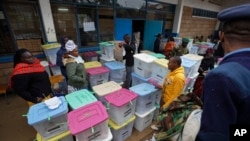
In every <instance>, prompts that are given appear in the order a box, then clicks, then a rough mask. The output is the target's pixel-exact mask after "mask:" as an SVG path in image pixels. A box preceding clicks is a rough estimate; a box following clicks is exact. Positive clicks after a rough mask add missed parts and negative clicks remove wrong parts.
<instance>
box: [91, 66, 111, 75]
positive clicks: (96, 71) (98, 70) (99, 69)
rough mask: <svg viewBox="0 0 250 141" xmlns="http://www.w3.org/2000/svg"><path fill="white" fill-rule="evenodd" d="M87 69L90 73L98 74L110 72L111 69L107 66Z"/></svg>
mask: <svg viewBox="0 0 250 141" xmlns="http://www.w3.org/2000/svg"><path fill="white" fill-rule="evenodd" d="M86 71H87V73H88V74H89V75H97V74H101V73H106V72H109V69H108V68H106V67H96V68H89V69H87V70H86Z"/></svg>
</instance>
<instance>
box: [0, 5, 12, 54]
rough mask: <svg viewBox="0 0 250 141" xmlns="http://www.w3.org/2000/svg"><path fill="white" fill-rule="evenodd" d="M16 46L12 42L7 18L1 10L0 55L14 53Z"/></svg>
mask: <svg viewBox="0 0 250 141" xmlns="http://www.w3.org/2000/svg"><path fill="white" fill-rule="evenodd" d="M14 52H15V49H14V45H13V42H12V40H11V36H10V30H9V28H8V24H7V20H6V17H5V15H4V13H3V11H2V9H0V55H1V56H2V55H4V54H9V53H14Z"/></svg>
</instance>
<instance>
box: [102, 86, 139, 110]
mask: <svg viewBox="0 0 250 141" xmlns="http://www.w3.org/2000/svg"><path fill="white" fill-rule="evenodd" d="M136 97H137V94H135V93H134V92H132V91H130V90H128V89H125V88H122V89H120V90H118V91H115V92H113V93H110V94H109V95H106V96H105V97H104V98H105V99H106V100H107V101H108V103H110V104H113V105H114V106H116V107H121V106H123V105H125V104H127V103H129V102H130V101H132V100H134V99H136Z"/></svg>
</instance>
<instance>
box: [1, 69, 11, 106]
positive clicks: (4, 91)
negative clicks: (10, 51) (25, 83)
mask: <svg viewBox="0 0 250 141" xmlns="http://www.w3.org/2000/svg"><path fill="white" fill-rule="evenodd" d="M4 74H5V76H6V82H9V81H8V80H9V76H10V74H11V71H10V72H4ZM8 90H9V85H8V83H7V84H0V95H2V94H4V97H5V100H6V103H7V104H9V101H8V98H7V92H8Z"/></svg>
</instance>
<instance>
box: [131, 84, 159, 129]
mask: <svg viewBox="0 0 250 141" xmlns="http://www.w3.org/2000/svg"><path fill="white" fill-rule="evenodd" d="M129 89H130V90H131V91H133V92H134V93H136V94H137V95H138V97H137V101H136V109H135V115H136V120H135V124H134V127H135V128H136V129H137V130H138V131H139V132H142V131H143V130H144V129H145V128H146V127H148V126H149V125H150V124H151V123H152V120H153V115H154V110H155V103H156V97H157V91H158V90H157V89H156V88H155V87H154V86H153V85H151V84H149V83H141V84H138V85H135V86H132V87H130V88H129Z"/></svg>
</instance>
